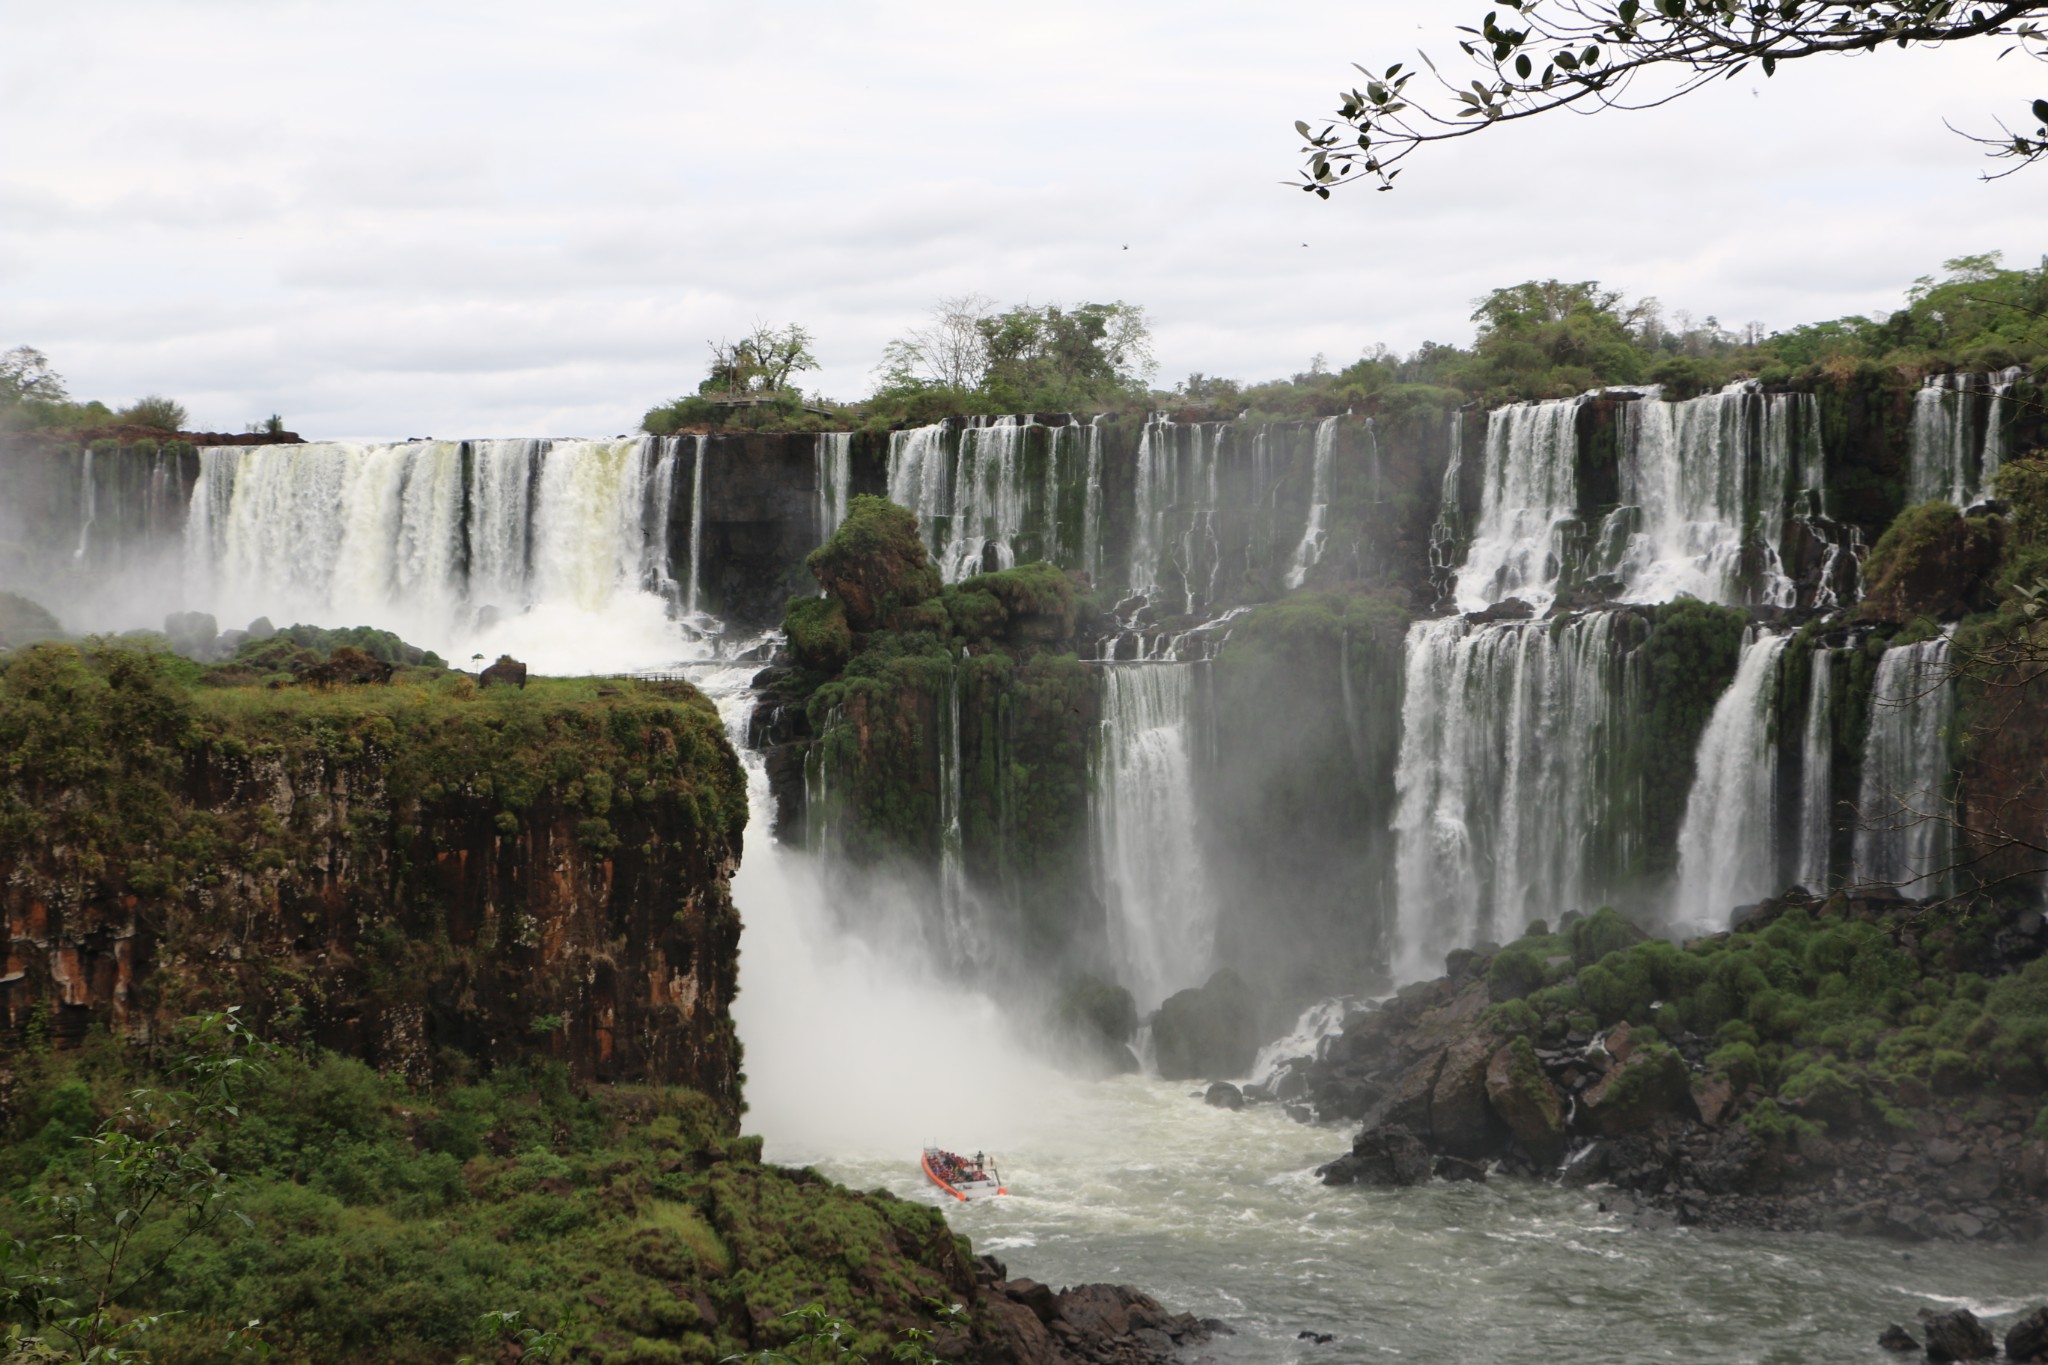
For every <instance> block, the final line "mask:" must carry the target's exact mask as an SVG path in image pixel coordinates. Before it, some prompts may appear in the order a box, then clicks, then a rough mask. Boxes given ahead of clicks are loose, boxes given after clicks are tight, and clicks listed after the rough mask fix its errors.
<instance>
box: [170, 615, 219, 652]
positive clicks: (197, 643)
mask: <svg viewBox="0 0 2048 1365" xmlns="http://www.w3.org/2000/svg"><path fill="white" fill-rule="evenodd" d="M164 635H165V636H166V637H168V638H169V640H170V642H171V650H172V652H173V653H176V654H182V655H184V656H185V657H186V658H188V659H198V660H199V661H200V662H202V663H204V662H208V661H211V660H212V659H213V657H214V649H213V642H214V641H215V640H217V639H219V638H220V623H219V622H218V621H216V620H214V619H213V616H212V614H211V613H208V612H203V611H174V612H172V613H171V614H170V615H169V616H166V617H165V618H164Z"/></svg>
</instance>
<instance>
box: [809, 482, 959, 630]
mask: <svg viewBox="0 0 2048 1365" xmlns="http://www.w3.org/2000/svg"><path fill="white" fill-rule="evenodd" d="M804 562H805V564H806V565H807V566H808V567H809V569H810V571H811V575H812V577H814V578H816V579H817V580H818V583H819V585H820V586H821V587H823V588H824V590H825V592H826V594H827V595H828V596H830V597H833V598H836V599H838V601H839V602H840V603H841V605H842V606H843V608H844V610H845V613H846V623H847V625H848V626H849V627H850V628H851V629H852V630H854V631H856V632H861V633H864V632H867V631H871V630H878V629H882V628H884V627H887V626H889V625H891V624H892V622H893V621H894V619H895V617H896V615H897V613H898V612H899V611H900V610H901V609H903V608H907V607H914V606H916V605H917V604H919V603H921V602H925V601H928V600H930V599H931V598H934V597H937V596H938V595H939V587H940V584H939V571H938V570H937V569H936V568H934V567H933V566H932V563H931V559H930V556H928V555H927V554H926V553H925V548H924V541H923V539H922V538H921V537H920V536H919V535H918V529H917V516H916V514H914V513H912V512H910V511H908V510H906V509H905V508H901V507H898V506H897V505H896V504H894V503H892V502H890V501H889V500H888V499H887V498H877V497H871V496H869V495H867V494H862V495H861V496H859V497H856V498H855V499H854V500H853V504H852V506H851V507H850V508H848V510H847V514H846V520H844V521H843V522H841V523H840V524H839V529H838V530H836V531H834V532H833V533H832V538H831V539H830V540H828V541H826V542H825V543H824V544H823V545H820V546H819V547H818V548H817V549H815V550H813V551H811V554H810V557H809V558H808V559H807V560H805V561H804Z"/></svg>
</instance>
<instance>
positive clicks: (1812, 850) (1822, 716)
mask: <svg viewBox="0 0 2048 1365" xmlns="http://www.w3.org/2000/svg"><path fill="white" fill-rule="evenodd" d="M1808 667H1809V668H1810V669H1811V672H1810V673H1809V675H1808V678H1807V688H1806V728H1805V730H1804V732H1803V733H1802V734H1801V735H1800V740H1799V870H1798V873H1797V876H1798V879H1799V884H1800V885H1801V886H1803V887H1805V888H1806V889H1807V890H1808V891H1815V892H1820V891H1825V890H1827V889H1828V872H1829V870H1830V861H1831V860H1830V846H1831V844H1832V843H1833V839H1834V796H1835V793H1834V785H1833V781H1834V773H1833V769H1834V758H1835V743H1834V727H1833V724H1832V722H1833V713H1832V710H1831V706H1832V703H1833V700H1834V671H1835V652H1834V651H1833V650H1831V649H1828V648H1826V647H1825V646H1821V647H1817V648H1815V649H1814V651H1813V654H1812V657H1811V661H1810V663H1809V665H1808Z"/></svg>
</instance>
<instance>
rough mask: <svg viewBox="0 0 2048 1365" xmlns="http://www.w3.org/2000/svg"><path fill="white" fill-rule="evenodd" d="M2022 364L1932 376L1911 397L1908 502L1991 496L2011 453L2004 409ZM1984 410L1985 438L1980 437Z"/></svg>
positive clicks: (1959, 501) (1964, 503) (1963, 502)
mask: <svg viewBox="0 0 2048 1365" xmlns="http://www.w3.org/2000/svg"><path fill="white" fill-rule="evenodd" d="M2026 373H2027V371H2026V368H2025V367H2024V366H2017V367H2014V368H2012V369H2007V370H2000V371H1998V372H1997V373H1996V374H1991V375H1982V374H1932V375H1929V376H1927V378H1926V380H1925V381H1923V382H1922V383H1921V385H1920V389H1919V391H1918V392H1917V393H1915V394H1914V395H1913V425H1912V428H1911V430H1910V432H1909V433H1908V437H1907V444H1906V496H1907V500H1908V501H1909V502H1926V501H1928V500H1929V499H1931V498H1943V499H1946V500H1947V501H1949V502H1952V503H1954V504H1955V505H1956V506H1958V507H1968V506H1969V505H1970V504H1971V503H1973V502H1975V501H1977V500H1978V499H1979V498H1982V497H1984V496H1986V495H1987V494H1989V493H1990V491H1991V478H1992V475H1993V474H1995V473H1996V472H1997V471H1998V466H1999V465H2001V464H2003V463H2004V462H2005V460H2006V458H2007V456H2008V455H2009V454H2010V452H2009V450H2008V449H2007V446H2008V444H2009V442H2010V440H2011V433H2010V432H2009V431H2008V430H2007V418H2006V413H2005V407H2006V404H2007V403H2008V402H2010V401H2011V398H2012V390H2013V386H2014V385H2015V384H2016V383H2018V382H2019V380H2020V379H2021V378H2023V377H2024V376H2025V375H2026ZM1980 408H1981V409H1982V410H1983V419H1984V435H1983V438H1982V440H1981V441H1980V440H1979V439H1978V437H1977V421H1978V416H1979V410H1980Z"/></svg>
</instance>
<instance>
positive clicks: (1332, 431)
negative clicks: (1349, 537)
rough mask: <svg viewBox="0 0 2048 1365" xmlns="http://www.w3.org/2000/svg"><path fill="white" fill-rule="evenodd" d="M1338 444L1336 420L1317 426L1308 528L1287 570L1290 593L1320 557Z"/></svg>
mask: <svg viewBox="0 0 2048 1365" xmlns="http://www.w3.org/2000/svg"><path fill="white" fill-rule="evenodd" d="M1336 443H1337V419H1336V418H1334V417H1325V418H1324V419H1323V420H1322V421H1320V422H1318V423H1316V445H1315V457H1314V463H1313V465H1312V466H1311V469H1312V472H1311V474H1310V483H1309V494H1308V525H1306V526H1304V527H1303V528H1302V531H1301V544H1300V545H1298V546H1296V547H1295V550H1294V563H1293V564H1292V565H1291V566H1289V568H1288V570H1287V587H1288V589H1289V590H1290V591H1291V590H1293V589H1295V588H1298V587H1300V586H1301V585H1302V584H1303V583H1305V582H1307V581H1308V572H1309V570H1310V569H1313V568H1314V567H1315V566H1316V565H1317V563H1318V562H1320V561H1321V560H1322V557H1323V536H1324V530H1323V521H1324V518H1325V517H1326V516H1327V515H1328V513H1329V509H1330V451H1331V449H1332V447H1334V446H1335V445H1336Z"/></svg>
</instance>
